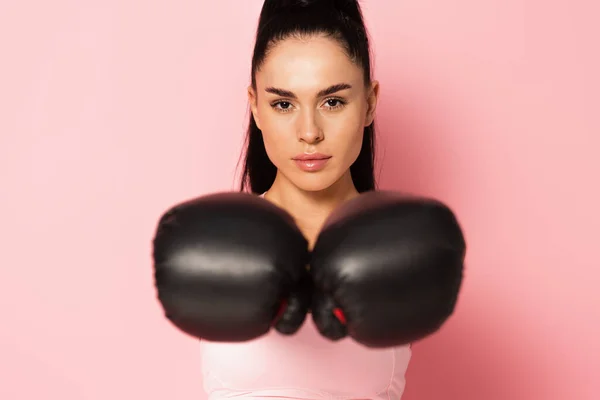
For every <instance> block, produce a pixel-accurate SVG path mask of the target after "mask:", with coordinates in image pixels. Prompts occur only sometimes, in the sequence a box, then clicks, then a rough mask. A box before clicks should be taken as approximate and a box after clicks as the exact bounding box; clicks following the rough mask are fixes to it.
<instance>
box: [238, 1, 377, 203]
mask: <svg viewBox="0 0 600 400" xmlns="http://www.w3.org/2000/svg"><path fill="white" fill-rule="evenodd" d="M314 34H325V35H328V36H329V37H332V38H334V39H336V40H337V41H339V43H340V44H341V45H342V46H343V47H344V49H345V50H346V53H347V54H348V56H349V57H350V59H351V60H352V61H353V62H354V63H356V64H357V65H359V66H361V67H362V69H363V71H364V82H365V84H366V85H370V83H371V57H370V52H369V40H368V33H367V29H366V27H365V24H364V21H363V16H362V11H361V8H360V5H359V4H358V1H357V0H265V2H264V4H263V7H262V10H261V13H260V19H259V22H258V28H257V31H256V42H255V45H254V53H253V57H252V69H251V74H252V86H253V87H254V89H256V71H257V70H258V69H259V68H260V67H261V65H262V63H263V62H264V60H265V58H266V56H267V54H268V52H269V50H270V49H271V48H272V46H274V45H275V44H276V43H277V42H279V41H281V40H284V39H286V38H289V37H294V36H296V37H305V36H310V35H314ZM243 161H244V170H243V174H242V179H241V185H240V191H242V192H243V191H247V190H248V189H250V191H251V192H252V193H256V194H262V193H264V192H266V191H267V190H268V189H269V188H270V187H271V185H272V184H273V181H274V180H275V175H276V173H277V169H276V167H275V165H273V163H272V162H271V160H270V159H269V157H268V156H267V152H266V149H265V144H264V142H263V138H262V133H261V131H260V129H258V127H257V126H256V122H255V121H254V117H253V115H252V113H250V122H249V125H248V131H247V134H246V151H245V154H244V158H243ZM374 164H375V123H374V122H373V123H372V124H371V125H369V126H367V127H365V129H364V135H363V143H362V147H361V150H360V153H359V155H358V158H357V159H356V161H355V162H354V163H353V164H352V166H351V167H350V173H351V175H352V181H353V183H354V186H355V187H356V190H358V191H359V192H365V191H369V190H373V189H375V174H374Z"/></svg>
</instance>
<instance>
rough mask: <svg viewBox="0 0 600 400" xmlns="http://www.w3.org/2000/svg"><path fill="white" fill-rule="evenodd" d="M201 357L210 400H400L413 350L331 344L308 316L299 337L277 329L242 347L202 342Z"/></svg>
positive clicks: (348, 341) (347, 342) (347, 340)
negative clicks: (287, 334)
mask: <svg viewBox="0 0 600 400" xmlns="http://www.w3.org/2000/svg"><path fill="white" fill-rule="evenodd" d="M200 356H201V365H202V375H203V384H204V390H205V391H206V393H207V394H208V395H209V400H220V399H226V398H236V399H265V398H268V399H270V400H277V399H282V400H283V399H286V400H290V399H311V400H312V399H314V400H317V399H331V400H334V399H335V400H350V399H354V400H356V399H377V400H379V399H381V400H384V399H385V400H398V399H400V398H401V397H402V394H403V392H404V387H405V373H406V370H407V368H408V364H409V361H410V358H411V347H410V346H401V347H396V348H388V349H370V348H367V347H365V346H363V345H360V344H358V343H356V342H354V341H353V340H352V339H351V338H345V339H342V340H340V341H337V342H332V341H330V340H328V339H325V338H323V337H322V336H321V335H320V333H319V332H318V330H317V328H316V326H315V325H314V323H313V320H312V318H311V316H310V314H309V315H308V316H307V318H306V320H305V322H304V325H303V326H302V328H301V329H300V330H299V332H298V333H296V334H295V335H292V336H285V335H282V334H280V333H278V332H277V331H275V330H274V329H273V330H271V332H269V333H268V334H267V335H265V336H263V337H261V338H258V339H255V340H252V341H249V342H243V343H215V342H208V341H204V340H203V341H201V342H200Z"/></svg>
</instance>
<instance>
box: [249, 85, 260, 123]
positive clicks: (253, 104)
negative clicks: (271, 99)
mask: <svg viewBox="0 0 600 400" xmlns="http://www.w3.org/2000/svg"><path fill="white" fill-rule="evenodd" d="M257 102H258V99H257V97H256V91H255V90H254V88H253V87H252V85H250V86H248V103H250V111H251V112H252V116H253V117H254V122H256V126H257V127H258V129H260V121H259V120H258V105H257Z"/></svg>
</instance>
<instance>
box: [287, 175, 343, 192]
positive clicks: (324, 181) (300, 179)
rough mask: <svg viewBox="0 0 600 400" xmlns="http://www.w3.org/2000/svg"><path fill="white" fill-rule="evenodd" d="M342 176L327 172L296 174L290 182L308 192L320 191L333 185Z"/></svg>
mask: <svg viewBox="0 0 600 400" xmlns="http://www.w3.org/2000/svg"><path fill="white" fill-rule="evenodd" d="M340 177H341V176H338V174H332V173H327V172H315V173H306V172H302V173H300V174H295V176H292V177H291V179H290V182H292V184H293V185H294V186H296V187H297V188H299V189H301V190H303V191H306V192H320V191H323V190H326V189H328V188H330V187H331V186H333V185H334V184H335V183H336V182H338V181H339V179H340Z"/></svg>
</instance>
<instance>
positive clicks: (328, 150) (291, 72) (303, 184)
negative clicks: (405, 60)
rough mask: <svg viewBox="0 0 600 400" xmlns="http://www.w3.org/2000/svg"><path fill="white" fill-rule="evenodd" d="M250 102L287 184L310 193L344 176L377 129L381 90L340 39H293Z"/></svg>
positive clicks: (259, 77) (278, 50)
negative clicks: (366, 135)
mask: <svg viewBox="0 0 600 400" xmlns="http://www.w3.org/2000/svg"><path fill="white" fill-rule="evenodd" d="M248 93H249V100H250V105H251V109H252V113H253V115H254V119H255V121H256V124H257V125H258V128H259V129H260V130H261V131H262V134H263V140H264V143H265V148H266V151H267V154H268V156H269V158H270V160H271V162H272V163H273V164H275V166H276V167H277V169H278V177H277V179H285V180H287V181H289V182H291V183H292V184H293V185H295V186H297V187H299V188H300V189H302V190H306V191H319V190H324V189H327V188H328V187H330V186H332V185H333V184H335V183H336V182H338V181H340V180H341V178H343V177H344V176H346V177H348V176H349V174H350V171H349V168H350V166H351V165H352V164H353V163H354V161H355V160H356V158H357V157H358V154H359V152H360V149H361V146H362V140H363V132H364V127H365V126H368V125H370V124H371V122H372V121H373V117H374V111H375V105H376V103H377V97H378V84H377V82H373V83H372V85H371V86H370V87H366V86H365V84H364V80H363V71H362V69H361V68H360V67H358V66H357V65H355V64H354V63H352V62H351V60H350V59H349V58H348V56H347V55H346V54H345V53H344V51H343V49H342V48H341V47H340V45H339V44H338V43H337V42H336V41H334V40H333V39H330V38H326V37H322V36H317V37H312V38H308V39H303V40H300V39H296V38H290V39H286V40H284V41H282V42H279V43H278V44H277V45H276V46H275V47H273V48H272V49H271V51H270V52H269V54H268V56H267V58H266V60H265V62H264V64H263V65H262V67H261V69H260V70H259V71H257V73H256V92H255V91H254V90H253V89H252V87H250V88H249V91H248Z"/></svg>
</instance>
